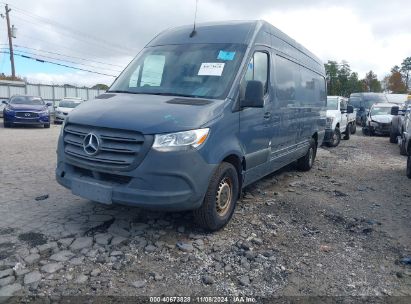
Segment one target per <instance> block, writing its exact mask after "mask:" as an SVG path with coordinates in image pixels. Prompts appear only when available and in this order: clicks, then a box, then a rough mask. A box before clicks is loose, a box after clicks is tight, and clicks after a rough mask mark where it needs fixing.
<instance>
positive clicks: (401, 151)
mask: <svg viewBox="0 0 411 304" xmlns="http://www.w3.org/2000/svg"><path fill="white" fill-rule="evenodd" d="M400 154H401V155H407V150H406V149H405V139H404V137H402V139H401V144H400Z"/></svg>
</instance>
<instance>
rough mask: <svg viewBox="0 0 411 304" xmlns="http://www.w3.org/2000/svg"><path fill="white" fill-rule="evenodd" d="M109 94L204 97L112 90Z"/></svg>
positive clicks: (185, 95) (186, 95)
mask: <svg viewBox="0 0 411 304" xmlns="http://www.w3.org/2000/svg"><path fill="white" fill-rule="evenodd" d="M107 93H126V94H144V95H159V96H179V97H191V98H198V97H202V96H196V95H188V94H178V93H155V92H130V91H123V90H112V91H107Z"/></svg>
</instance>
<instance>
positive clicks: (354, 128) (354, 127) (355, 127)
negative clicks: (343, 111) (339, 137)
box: [351, 122, 357, 134]
mask: <svg viewBox="0 0 411 304" xmlns="http://www.w3.org/2000/svg"><path fill="white" fill-rule="evenodd" d="M355 132H357V124H356V123H355V122H353V123H352V124H351V134H355Z"/></svg>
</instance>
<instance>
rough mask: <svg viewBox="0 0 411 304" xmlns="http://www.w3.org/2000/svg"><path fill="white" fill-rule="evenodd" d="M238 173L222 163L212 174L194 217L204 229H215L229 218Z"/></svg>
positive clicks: (235, 193)
mask: <svg viewBox="0 0 411 304" xmlns="http://www.w3.org/2000/svg"><path fill="white" fill-rule="evenodd" d="M239 191H240V189H239V181H238V173H237V170H236V169H235V167H234V166H233V165H232V164H230V163H225V162H224V163H222V164H221V165H220V166H219V167H218V168H217V170H216V172H215V173H214V174H213V176H212V178H211V181H210V184H209V185H208V189H207V193H206V195H205V198H204V201H203V204H202V205H201V207H200V208H199V209H197V210H194V212H193V213H194V218H195V220H196V222H197V224H199V225H200V226H202V227H203V228H205V229H208V230H211V231H216V230H219V229H221V228H223V227H224V226H225V225H226V224H227V223H228V222H229V221H230V219H231V217H232V216H233V213H234V209H235V205H236V203H237V198H238V194H239Z"/></svg>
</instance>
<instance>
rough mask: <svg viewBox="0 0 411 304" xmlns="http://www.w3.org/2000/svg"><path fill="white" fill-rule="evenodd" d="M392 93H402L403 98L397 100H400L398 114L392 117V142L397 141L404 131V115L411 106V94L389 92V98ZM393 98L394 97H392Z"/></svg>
mask: <svg viewBox="0 0 411 304" xmlns="http://www.w3.org/2000/svg"><path fill="white" fill-rule="evenodd" d="M390 95H400V96H401V98H398V99H397V100H396V101H397V102H399V105H398V106H397V107H398V114H396V115H395V116H393V117H392V121H391V129H390V143H397V142H398V137H399V136H401V134H402V132H403V131H404V122H405V120H404V117H405V114H406V113H407V111H409V110H410V107H411V95H405V94H388V95H387V98H388V99H390V97H389V96H390ZM390 100H392V99H390Z"/></svg>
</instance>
